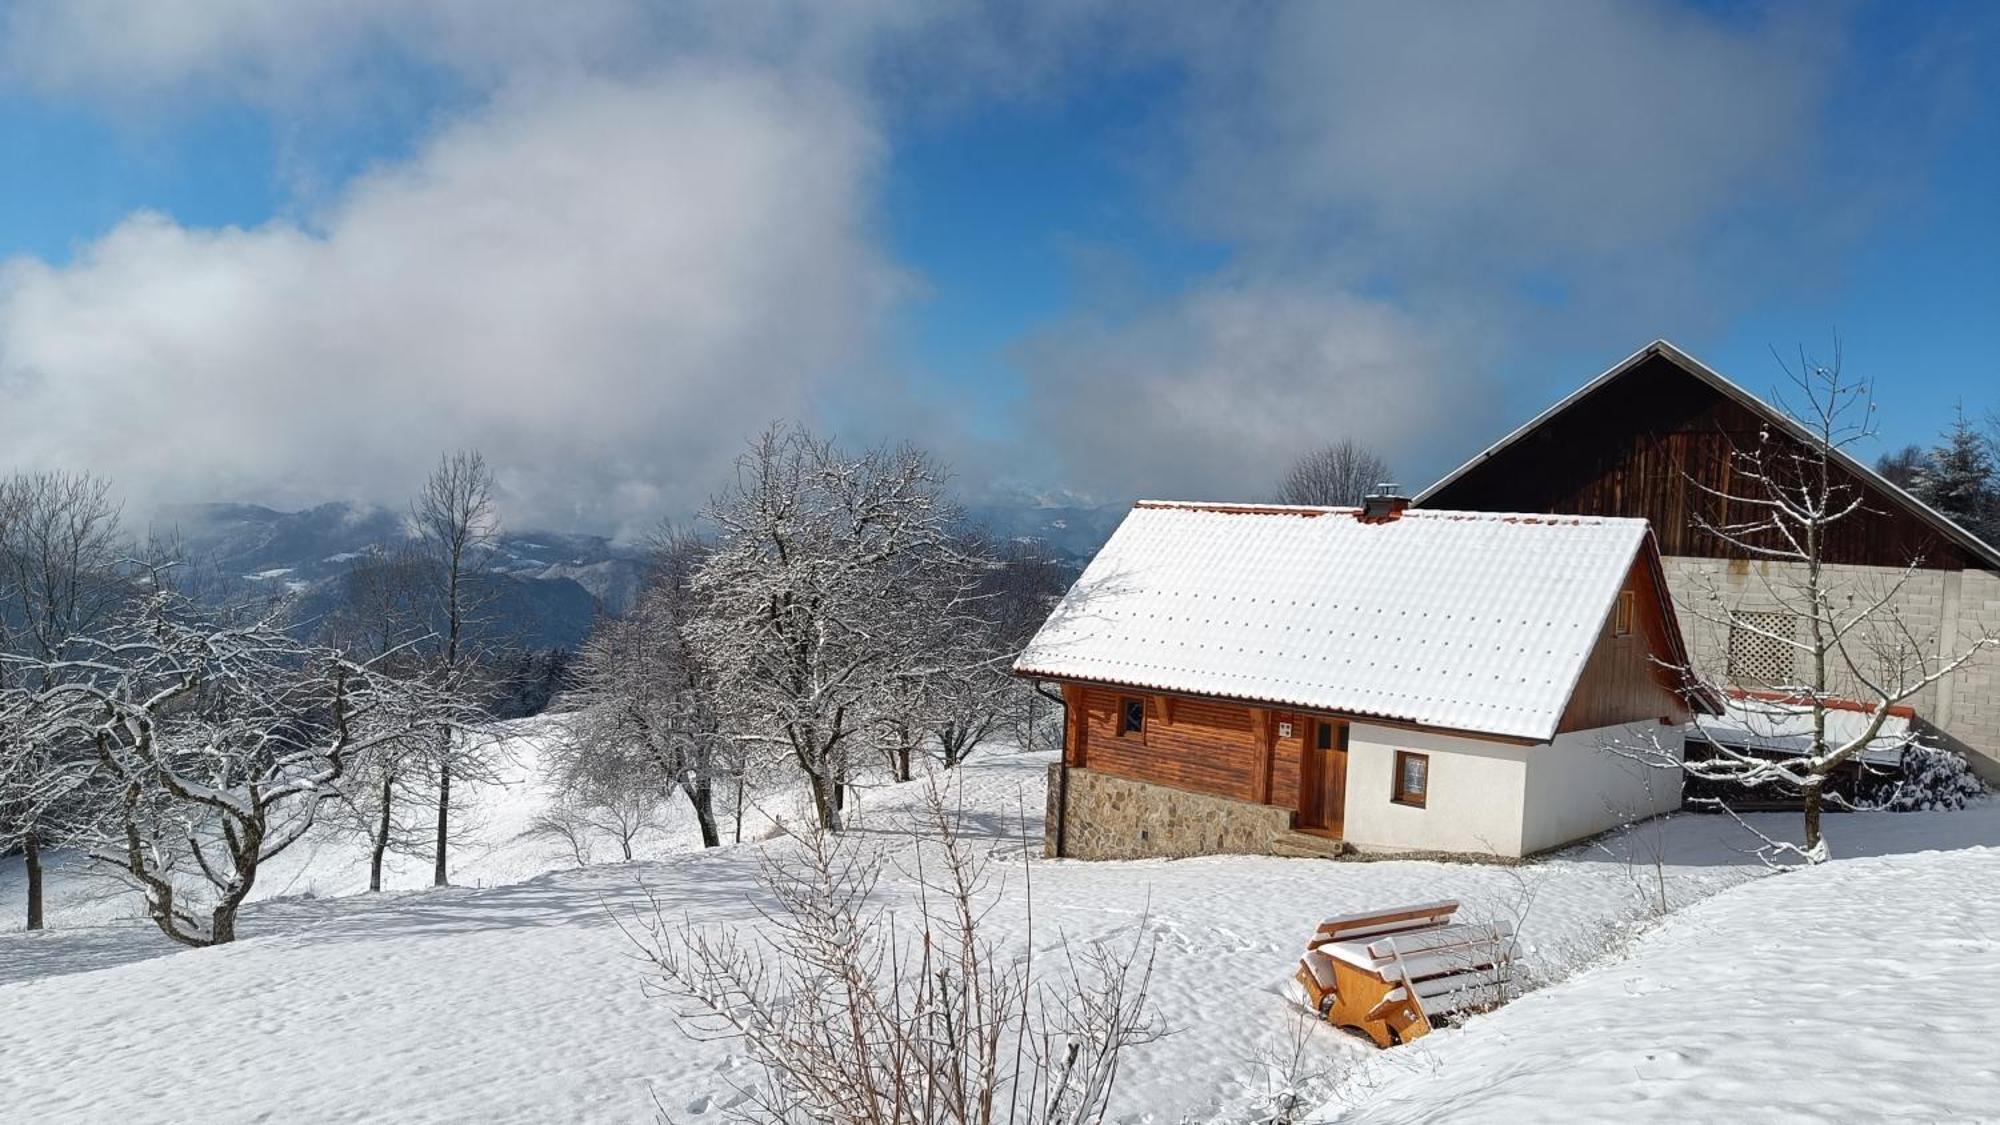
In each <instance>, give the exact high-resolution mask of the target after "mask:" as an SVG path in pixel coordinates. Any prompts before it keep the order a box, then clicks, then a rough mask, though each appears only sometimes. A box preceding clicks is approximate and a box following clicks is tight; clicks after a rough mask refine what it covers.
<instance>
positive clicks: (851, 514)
mask: <svg viewBox="0 0 2000 1125" xmlns="http://www.w3.org/2000/svg"><path fill="white" fill-rule="evenodd" d="M944 479H945V474H944V472H943V470H942V469H940V468H939V467H938V466H937V465H936V464H935V463H933V462H932V460H931V459H930V458H929V457H928V456H927V455H925V454H924V453H922V452H920V451H918V450H915V449H909V448H903V449H895V450H888V449H876V450H871V451H868V452H866V453H863V454H860V455H858V456H849V455H846V454H844V453H842V452H841V451H840V450H839V449H838V448H836V447H835V446H834V445H833V444H832V443H830V442H827V441H824V440H822V439H820V438H817V437H814V436H813V435H811V434H810V433H807V432H805V431H803V430H779V429H775V428H774V429H772V430H769V431H766V432H765V433H764V434H763V435H762V436H761V437H760V438H759V439H758V440H757V441H756V442H755V443H754V444H753V445H752V447H751V450H750V452H749V453H747V454H745V455H744V456H743V457H742V458H740V459H739V460H738V462H737V474H736V480H735V482H734V484H733V485H732V487H731V488H730V489H729V490H728V491H726V492H724V493H723V494H722V495H720V496H718V497H717V498H716V499H715V500H713V501H712V502H711V503H710V504H709V506H708V509H707V512H706V515H707V518H708V520H709V522H711V523H712V524H713V525H714V527H715V529H716V533H717V539H716V542H715V545H714V547H713V549H712V550H710V551H709V553H708V554H707V555H706V556H705V557H704V558H703V559H702V560H701V563H700V564H699V565H698V566H697V567H696V568H695V571H694V579H693V587H692V588H693V590H694V592H695V595H696V598H697V604H698V607H699V612H698V616H697V617H696V619H695V621H694V626H693V631H692V635H693V637H694V639H695V642H696V644H697V646H698V647H699V648H700V650H701V651H702V652H703V653H704V654H705V655H706V658H707V659H708V660H709V661H710V662H711V663H712V665H713V667H714V668H715V671H716V676H717V681H718V688H719V691H718V698H720V699H722V700H724V701H726V703H727V712H726V719H727V721H728V723H729V726H730V732H731V734H732V736H733V737H735V738H736V739H737V740H738V741H740V742H742V743H744V744H745V745H747V746H752V747H757V748H761V749H765V750H770V751H774V752H776V753H777V754H778V755H779V756H781V757H782V758H783V759H785V760H788V761H790V762H791V763H792V764H793V765H795V766H796V767H797V770H798V772H799V773H801V774H803V775H804V777H805V780H806V782H807V783H808V785H809V786H810V788H811V790H812V796H813V805H814V809H815V810H816V814H817V815H818V817H819V818H820V822H821V823H822V824H824V825H826V826H827V827H829V828H835V829H837V828H838V826H839V824H840V819H841V807H842V801H843V798H844V794H845V790H846V786H847V784H848V782H849V781H850V778H851V774H852V771H853V770H854V769H855V768H857V765H856V761H855V759H854V757H853V756H852V754H851V753H850V751H851V749H852V746H851V743H852V742H853V741H854V740H855V739H856V738H857V736H858V735H859V734H860V733H861V732H862V731H864V730H866V729H867V728H868V726H869V722H868V718H869V708H870V707H871V706H872V705H874V704H875V703H877V702H878V701H879V700H880V698H881V694H882V685H883V684H884V683H886V682H887V681H889V680H891V679H893V678H896V677H905V678H908V677H920V676H922V675H924V674H925V672H926V668H927V665H926V662H927V661H928V660H929V659H931V656H932V654H931V653H929V652H928V651H926V649H927V646H925V645H924V644H922V643H921V642H920V641H919V642H917V643H914V644H913V636H912V634H911V632H910V630H911V628H912V626H913V625H916V624H918V623H919V622H920V621H922V620H923V615H925V614H928V613H934V612H937V610H938V608H939V606H940V603H939V602H937V601H936V600H935V599H928V598H922V597H918V596H914V592H916V591H922V590H929V589H935V588H937V587H938V585H939V584H941V583H949V582H951V581H953V580H954V579H955V577H956V575H957V574H958V573H959V570H958V567H957V563H956V562H955V559H954V556H953V550H952V546H953V536H952V531H953V529H954V527H955V526H956V525H957V523H958V517H957V513H956V511H955V510H954V509H953V507H952V506H951V504H950V503H949V502H948V501H947V500H946V498H945V495H944V491H943V486H944ZM920 607H921V608H920ZM944 608H946V609H951V608H952V607H950V606H945V607H944Z"/></svg>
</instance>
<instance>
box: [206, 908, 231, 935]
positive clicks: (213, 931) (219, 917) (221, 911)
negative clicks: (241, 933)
mask: <svg viewBox="0 0 2000 1125" xmlns="http://www.w3.org/2000/svg"><path fill="white" fill-rule="evenodd" d="M235 940H236V904H235V903H227V904H224V905H222V906H218V907H216V908H215V910H214V912H213V913H211V914H210V915H209V922H208V942H209V944H210V945H228V944H229V943H230V942H232V941H235Z"/></svg>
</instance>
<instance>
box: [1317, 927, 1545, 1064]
mask: <svg viewBox="0 0 2000 1125" xmlns="http://www.w3.org/2000/svg"><path fill="white" fill-rule="evenodd" d="M1457 912H1458V903H1456V902H1433V903H1426V904H1424V905H1422V906H1409V907H1402V908H1398V909H1394V910H1380V911H1375V912H1373V913H1368V914H1343V915H1341V916H1340V917H1338V918H1329V919H1327V920H1326V921H1324V922H1321V923H1320V924H1319V927H1318V929H1316V930H1314V931H1313V936H1312V939H1311V940H1310V941H1308V942H1307V943H1306V953H1305V956H1304V957H1303V958H1301V959H1300V960H1299V971H1298V974H1297V979H1298V982H1299V984H1300V986H1301V987H1303V988H1304V989H1305V994H1306V999H1307V1002H1308V1003H1309V1004H1310V1005H1311V1006H1312V1008H1313V1010H1314V1011H1315V1012H1317V1013H1318V1014H1319V1015H1320V1017H1321V1018H1322V1019H1324V1020H1326V1021H1327V1022H1328V1023H1330V1024H1333V1025H1334V1026H1335V1027H1341V1028H1349V1029H1352V1030H1354V1031H1358V1032H1360V1033H1361V1034H1363V1035H1366V1036H1367V1037H1368V1038H1369V1039H1371V1040H1373V1041H1374V1043H1375V1045H1376V1046H1378V1047H1389V1046H1393V1045H1395V1044H1397V1043H1407V1042H1409V1041H1410V1040H1412V1039H1417V1038H1420V1037H1422V1036H1424V1035H1427V1034H1429V1033H1430V1030H1431V1021H1432V1019H1433V1018H1434V1017H1439V1016H1444V1015H1448V1014H1451V1013H1454V1012H1466V1011H1483V1010H1485V1009H1487V1008H1492V1007H1495V1006H1497V1005H1499V1004H1501V1003H1503V1002H1504V1001H1505V1000H1506V999H1507V988H1508V983H1509V976H1510V970H1511V968H1512V964H1513V958H1514V928H1513V927H1512V926H1511V925H1509V924H1508V923H1506V922H1492V923H1488V924H1485V925H1475V924H1471V923H1464V922H1453V921H1452V920H1451V919H1452V915H1454V914H1456V913H1457Z"/></svg>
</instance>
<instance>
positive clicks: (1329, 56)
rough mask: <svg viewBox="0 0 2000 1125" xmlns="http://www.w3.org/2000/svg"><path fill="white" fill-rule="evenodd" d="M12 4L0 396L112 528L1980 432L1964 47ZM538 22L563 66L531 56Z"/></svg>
mask: <svg viewBox="0 0 2000 1125" xmlns="http://www.w3.org/2000/svg"><path fill="white" fill-rule="evenodd" d="M108 10H109V9H108V8H103V7H99V6H96V5H56V4H44V3H40V2H38V0H16V2H14V3H11V4H0V152H4V153H5V154H7V159H5V160H4V161H0V261H4V262H5V263H6V264H5V265H4V266H0V391H3V392H5V393H6V395H7V397H8V399H9V400H10V403H9V405H10V406H11V407H12V409H11V410H9V411H7V412H6V413H7V414H8V415H11V417H0V441H9V440H10V439H11V448H12V449H13V450H14V451H15V456H16V457H17V458H19V459H21V460H23V461H25V462H28V463H36V464H39V463H63V464H69V465H71V466H72V467H89V468H96V469H99V470H100V471H105V472H109V473H112V474H113V475H115V476H116V477H118V478H119V480H120V481H121V483H122V484H125V485H126V486H127V487H128V488H130V489H132V490H133V491H134V493H135V496H136V497H137V499H138V501H139V502H141V503H144V502H150V501H154V500H185V499H210V498H214V499H224V498H227V499H248V500H262V501H266V502H271V503H279V504H290V503H307V502H312V501H316V500H320V499H327V498H335V497H345V496H358V497H360V498H364V499H376V500H384V501H391V502H393V501H394V500H395V499H396V497H397V496H399V495H401V494H403V493H406V492H407V490H408V487H409V484H410V483H411V480H412V478H413V477H414V476H416V475H418V474H419V473H420V471H421V466H422V465H423V464H425V463H427V462H428V461H429V460H431V459H432V458H434V457H435V456H436V452H437V450H438V448H440V447H442V446H445V445H451V444H478V445H482V446H485V447H488V448H489V450H494V451H496V452H494V453H493V454H492V455H493V456H494V458H495V459H496V460H497V461H499V462H501V463H502V465H503V467H506V468H505V471H504V472H503V480H504V481H505V482H506V483H507V484H508V486H509V494H510V504H511V505H512V506H513V508H514V511H515V514H516V516H517V518H519V519H522V520H525V521H528V522H538V523H547V524H555V525H563V526H576V527H592V528H608V529H612V530H624V529H630V528H632V527H636V526H639V525H640V524H643V523H645V522H647V521H649V520H650V519H652V518H656V517H657V516H658V515H662V514H684V513H685V511H686V510H688V509H690V508H692V507H693V506H695V505H698V503H699V502H700V498H701V497H702V496H703V495H705V494H706V492H707V490H708V489H709V488H710V487H711V486H712V482H713V481H714V480H715V479H716V476H717V474H718V473H720V472H721V471H724V468H725V467H726V464H727V460H728V457H729V456H730V454H731V452H732V451H733V449H734V448H736V447H737V446H738V445H739V443H740V441H741V440H742V439H743V438H744V437H745V436H746V435H747V434H748V433H749V432H751V431H752V430H754V429H755V428H756V427H757V426H758V425H760V424H762V423H763V422H765V421H768V420H771V419H780V418H782V419H790V420H800V421H808V422H814V423H817V424H822V425H825V426H827V427H829V428H832V429H835V430H837V431H839V432H841V433H843V434H845V435H848V436H850V437H852V438H854V439H855V440H876V439H882V438H898V437H914V438H917V439H918V440H921V441H924V442H926V443H927V444H931V445H933V446H936V447H937V448H938V450H939V451H940V452H941V453H943V454H944V455H945V456H946V457H947V458H949V459H951V460H952V461H954V462H955V463H957V464H958V466H959V467H960V470H961V475H962V477H963V478H964V479H965V480H966V482H967V483H968V487H969V488H970V489H972V490H974V491H978V490H983V489H987V488H992V487H1019V488H1023V489H1028V490H1034V491H1043V490H1058V489H1061V490H1069V491H1073V492H1076V493H1078V494H1082V495H1085V496H1088V497H1092V498H1097V499H1102V500H1108V501H1118V500H1123V499H1127V498H1130V497H1131V496H1133V495H1136V494H1141V493H1145V494H1161V495H1212V496H1223V497H1240V496H1252V495H1256V494H1258V493H1260V491H1261V490H1264V489H1266V488H1268V482H1270V481H1272V480H1274V479H1275V478H1276V476H1277V474H1278V473H1279V472H1281V471H1282V467H1283V464H1284V463H1285V462H1286V461H1288V460H1289V459H1290V457H1291V456H1293V455H1295V454H1297V453H1298V452H1301V451H1302V450H1303V449H1304V448H1305V447H1306V446H1308V445H1310V444H1312V443H1313V442H1315V441H1319V440H1330V439H1333V438H1339V437H1355V438H1359V439H1361V440H1364V441H1366V442H1369V443H1371V444H1374V445H1376V446H1378V447H1379V448H1381V449H1383V451H1384V452H1386V453H1387V454H1388V455H1389V456H1390V458H1391V460H1392V462H1394V463H1395V464H1396V465H1397V466H1398V468H1399V470H1400V471H1401V472H1402V475H1404V476H1405V477H1406V478H1408V479H1409V480H1410V481H1411V482H1413V483H1417V484H1421V483H1423V482H1425V481H1427V480H1428V479H1430V477H1432V476H1434V475H1435V474H1436V473H1438V472H1441V471H1443V470H1444V469H1446V468H1449V467H1450V466H1451V465H1452V464H1455V463H1456V462H1457V460H1459V459H1462V457H1463V456H1465V455H1466V454H1467V453H1469V452H1471V451H1472V450H1473V449H1474V448H1476V447H1477V446H1478V445H1480V444H1483V443H1484V442H1485V441H1487V440H1490V439H1492V438H1493V437H1497V436H1498V435H1499V434H1500V433H1502V432H1504V431H1505V430H1506V429H1507V428H1509V427H1511V425H1512V424H1514V423H1515V422H1517V421H1519V420H1520V419H1522V418H1525V417H1526V416H1528V415H1530V414H1532V413H1534V412H1535V411H1536V410H1538V409H1539V408H1540V407H1541V406H1543V405H1545V404H1546V403H1547V402H1549V401H1551V400H1553V399H1554V398H1555V397H1558V396H1559V395H1561V394H1562V393H1565V392H1566V391H1567V390H1569V389H1571V388H1572V387H1574V386H1575V385H1576V384H1577V383H1579V382H1581V381H1583V380H1584V379H1586V378H1588V377H1589V376H1590V375H1592V374H1594V373H1596V372H1597V371H1598V370H1600V369H1602V368H1603V367H1605V366H1606V365H1608V364H1609V363H1611V362H1613V361H1615V360H1617V359H1618V358H1620V357H1622V356H1623V355H1625V354H1627V353H1628V352H1630V351H1632V350H1633V349H1635V348H1637V347H1639V346H1640V345H1642V344H1643V343H1645V342H1646V341H1647V340H1649V339H1651V338H1653V337H1654V336H1666V337H1668V338H1671V339H1673V340H1675V341H1676V342H1678V343H1680V344H1681V345H1682V346H1684V347H1686V348H1688V349H1689V350H1691V351H1693V352H1694V353H1695V354H1697V355H1699V356H1702V357H1703V358H1705V359H1707V360H1708V361H1709V362H1711V363H1712V364H1713V365H1715V366H1717V367H1718V368H1720V369H1722V370H1723V371H1725V372H1726V373H1729V374H1731V375H1732V376H1734V377H1736V378H1737V379H1738V380H1739V381H1741V382H1743V383H1745V384H1746V385H1748V386H1750V387H1752V388H1753V389H1763V388H1765V387H1767V386H1769V385H1770V384H1771V383H1772V382H1773V381H1774V380H1775V378H1776V377H1777V375H1778V370H1777V367H1776V363H1775V361H1774V360H1773V359H1772V357H1771V354H1770V353H1771V349H1772V348H1774V347H1775V348H1778V349H1781V350H1784V351H1787V352H1790V351H1792V350H1794V349H1796V348H1797V347H1798V346H1799V345H1801V344H1803V345H1805V346H1807V347H1808V348H1811V349H1814V350H1816V351H1824V350H1826V347H1827V345H1828V344H1830V342H1831V340H1832V339H1833V337H1834V335H1835V334H1836V333H1838V335H1839V337H1840V339H1841V340H1842V344H1843V348H1844V352H1845V358H1846V361H1847V363H1848V365H1849V368H1850V370H1853V371H1855V372H1858V373H1861V374H1864V375H1868V376H1872V377H1873V378H1875V379H1876V380H1877V383H1878V397H1879V401H1880V403H1881V410H1882V418H1881V428H1882V435H1883V441H1882V445H1883V447H1885V448H1886V447H1887V446H1889V445H1898V444H1901V443H1903V442H1906V441H1915V442H1926V441H1929V440H1930V439H1931V438H1932V437H1933V436H1934V435H1935V433H1936V431H1937V430H1938V429H1939V428H1940V427H1941V426H1942V425H1944V423H1945V422H1946V421H1947V420H1948V417H1949V413H1950V411H1951V410H1952V408H1953V406H1954V405H1955V404H1957V403H1959V402H1963V403H1964V405H1965V406H1966V408H1967V409H1968V410H1969V411H1971V412H1973V413H1975V414H1983V413H1984V412H1985V411H1987V410H1989V409H1995V408H2000V367H1996V364H1995V363H1994V362H1993V360H1992V358H1991V355H1990V348H1989V347H1988V341H1987V340H1986V338H1985V337H1986V333H1987V328H1988V325H1990V324H1991V323H1992V322H1993V320H1994V313H1995V312H1996V310H2000V202H1996V186H2000V77H1996V76H1995V74H1994V73H1993V71H1992V68H1991V67H1988V66H1983V65H1981V64H1982V61H1983V60H1985V59H1987V58H1990V57H1992V56H1993V54H1994V51H1995V48H1996V47H2000V16H1996V13H1995V12H1994V10H1992V9H1990V8H1988V7H1986V6H1983V5H1977V4H1965V5H1943V4H1939V5H1867V4H1856V5H1839V6H1835V5H1825V6H1812V7H1809V8H1808V7H1804V6H1780V7H1765V6H1762V5H1741V4H1729V5H1710V4H1703V5H1696V6H1686V7H1682V6H1674V5H1663V4H1632V5H1595V6H1589V7H1583V6H1577V7H1572V8H1563V7H1560V6H1553V5H1550V6H1542V7H1540V8H1533V9H1529V8H1522V9H1509V10H1508V11H1507V12H1504V13H1503V12H1501V11H1500V10H1499V9H1496V8H1493V7H1491V6H1466V7H1462V8H1459V9H1457V10H1456V11H1449V10H1446V9H1445V8H1436V9H1428V10H1425V11H1420V12H1417V13H1415V14H1412V13H1411V12H1410V11H1409V10H1408V9H1404V8H1391V7H1384V8H1368V7H1364V6H1341V7H1334V6H1326V5H1238V6H1227V7H1225V6H1214V7H1209V8H1205V9H1200V10H1197V9H1195V8H1193V7H1190V8H1187V9H1174V10H1171V11H1170V12H1162V11H1161V10H1160V9H1152V10H1151V11H1150V14H1149V13H1148V11H1147V10H1145V9H1136V8H1130V7H1124V6H1118V5H1103V6H1096V5H1090V6H1082V5H1048V6H1043V5H1036V4H1025V5H1020V6H1018V7H1010V8H1008V9H1004V10H995V9H989V8H986V7H983V6H981V5H977V4H966V5H963V6H958V5H904V4H902V3H900V2H898V0H885V2H884V3H882V4H879V5H871V6H868V7H865V8H859V7H858V8H855V9H853V10H852V11H835V10H829V9H824V8H815V7H810V6H801V7H795V6H794V5H792V4H788V3H786V2H785V0H767V2H761V3H756V4H746V5H741V6H737V7H731V8H723V9H717V8H714V7H712V6H707V5H685V6H683V5H666V4H644V3H638V2H636V0H604V2H603V3H601V4H582V5H578V6H576V7H575V8H572V9H567V10H566V11H565V12H563V13H554V10H553V9H547V8H544V7H542V6H538V5H528V4H521V5H511V4H500V5H497V6H489V7H481V8H478V9H477V10H476V11H475V10H472V9H467V8H465V7H464V6H463V5H460V4H457V3H453V2H451V0H440V2H439V3H435V4H411V5H376V4H373V3H366V2H355V3H345V4H336V3H321V2H319V0H313V2H310V3H302V4H301V5H300V6H299V7H297V8H296V9H293V10H291V11H290V12H289V13H288V17H289V18H287V19H284V20H279V19H275V18H272V17H270V16H266V15H262V14H260V13H259V11H258V10H257V9H255V8H254V7H239V6H237V5H233V4H226V3H220V2H219V3H217V4H216V5H214V6H213V9H212V10H209V9H206V8H204V7H202V6H191V7H185V8H176V9H174V10H172V11H168V12H162V10H161V9H158V8H154V9H148V10H146V14H145V15H143V16H134V15H132V14H131V13H132V11H137V10H136V9H134V10H128V11H127V12H125V13H121V14H114V15H111V16H106V15H105V12H106V11H108ZM552 13H554V14H552Z"/></svg>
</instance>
